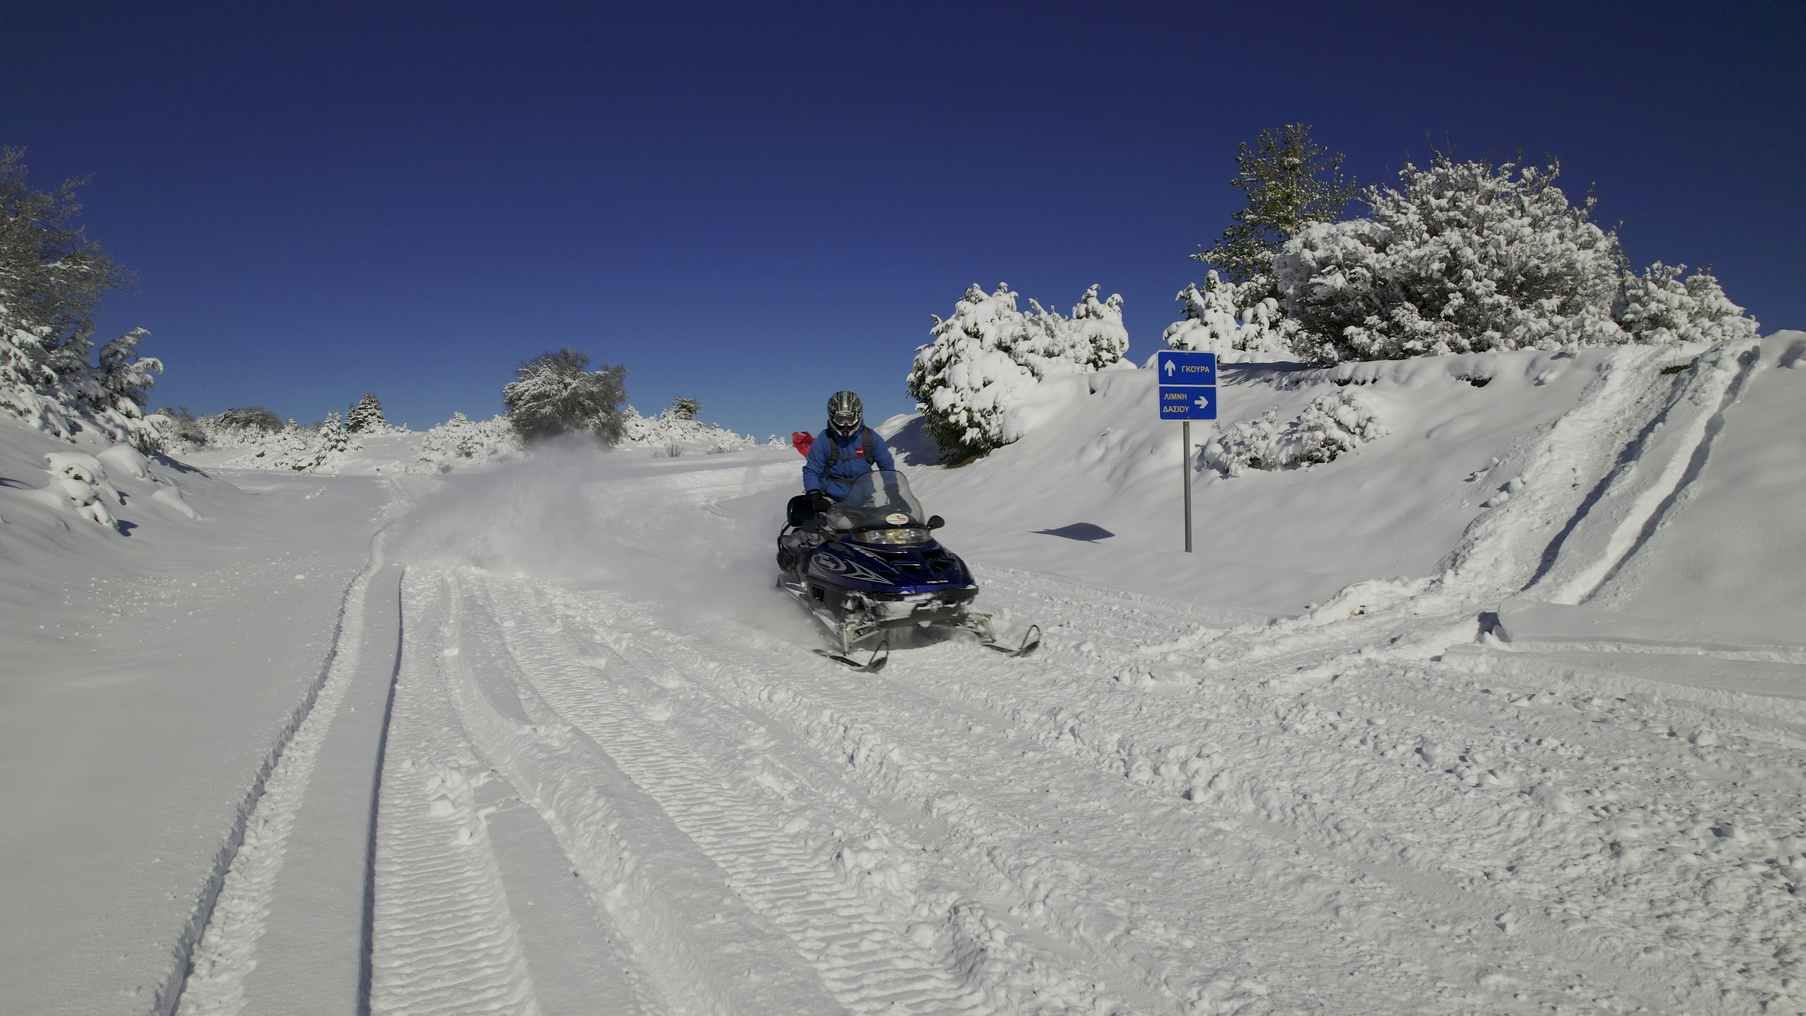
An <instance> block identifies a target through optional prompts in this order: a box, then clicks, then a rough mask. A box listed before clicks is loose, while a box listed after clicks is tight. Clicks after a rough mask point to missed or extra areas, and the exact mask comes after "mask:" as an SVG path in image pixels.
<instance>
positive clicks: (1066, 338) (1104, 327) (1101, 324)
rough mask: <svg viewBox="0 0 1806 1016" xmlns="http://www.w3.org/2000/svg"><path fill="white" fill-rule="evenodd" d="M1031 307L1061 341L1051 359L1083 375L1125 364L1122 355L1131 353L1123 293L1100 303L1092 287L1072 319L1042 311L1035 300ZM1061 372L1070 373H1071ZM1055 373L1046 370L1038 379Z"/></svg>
mask: <svg viewBox="0 0 1806 1016" xmlns="http://www.w3.org/2000/svg"><path fill="white" fill-rule="evenodd" d="M1029 305H1030V306H1032V307H1033V308H1034V309H1035V312H1036V313H1037V315H1039V316H1040V317H1041V319H1042V321H1043V323H1044V325H1046V326H1050V327H1048V331H1049V332H1050V333H1051V334H1052V335H1054V336H1057V337H1058V341H1056V342H1055V343H1054V351H1053V353H1052V356H1053V357H1054V358H1055V359H1057V360H1059V361H1061V362H1063V363H1070V364H1076V365H1077V367H1078V369H1079V370H1080V371H1099V370H1106V369H1108V368H1110V367H1114V366H1117V365H1118V364H1120V363H1122V360H1123V354H1125V353H1127V352H1128V351H1129V330H1128V329H1127V328H1125V327H1124V326H1123V323H1122V294H1121V293H1111V294H1110V296H1109V298H1108V299H1105V300H1099V299H1098V285H1097V283H1095V282H1094V283H1092V284H1091V286H1090V287H1089V288H1087V289H1086V290H1085V295H1084V296H1081V297H1079V302H1078V303H1076V304H1074V305H1073V307H1072V317H1071V318H1070V319H1063V318H1060V316H1059V315H1057V314H1049V313H1048V312H1047V311H1043V310H1042V309H1041V305H1040V304H1038V303H1035V301H1033V300H1030V301H1029ZM1059 372H1061V373H1071V371H1070V370H1061V371H1059ZM1052 373H1055V371H1053V370H1046V371H1044V372H1041V373H1040V374H1039V376H1041V377H1047V376H1049V375H1050V374H1052Z"/></svg>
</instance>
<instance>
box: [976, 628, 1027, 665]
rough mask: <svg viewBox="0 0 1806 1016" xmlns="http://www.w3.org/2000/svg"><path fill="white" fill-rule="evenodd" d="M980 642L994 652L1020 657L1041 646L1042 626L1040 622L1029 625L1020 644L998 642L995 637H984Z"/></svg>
mask: <svg viewBox="0 0 1806 1016" xmlns="http://www.w3.org/2000/svg"><path fill="white" fill-rule="evenodd" d="M978 644H979V645H981V646H984V647H985V648H986V649H989V650H991V651H992V652H998V653H1002V654H1003V655H1005V656H1009V657H1012V658H1017V659H1020V658H1021V657H1024V656H1027V655H1028V654H1030V653H1032V652H1034V651H1035V650H1037V649H1039V648H1041V626H1040V625H1038V624H1031V625H1029V626H1028V631H1025V632H1023V633H1022V642H1021V643H1020V644H1018V645H1014V646H1012V645H1010V644H1008V643H1005V642H998V641H996V640H995V639H983V640H981V641H980V642H979V643H978Z"/></svg>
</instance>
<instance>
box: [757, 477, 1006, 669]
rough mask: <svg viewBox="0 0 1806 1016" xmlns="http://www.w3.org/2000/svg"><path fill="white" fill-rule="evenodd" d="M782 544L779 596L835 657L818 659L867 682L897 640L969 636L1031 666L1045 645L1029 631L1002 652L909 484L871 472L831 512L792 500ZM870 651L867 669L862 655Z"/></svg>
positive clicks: (960, 567) (958, 564) (966, 573)
mask: <svg viewBox="0 0 1806 1016" xmlns="http://www.w3.org/2000/svg"><path fill="white" fill-rule="evenodd" d="M786 514H787V517H786V520H785V525H784V528H783V531H782V532H780V533H779V534H778V568H779V569H780V571H781V573H782V574H781V575H780V576H779V578H778V586H779V588H781V589H783V590H784V591H785V592H787V593H789V594H790V595H791V596H794V597H795V598H796V599H797V602H799V603H801V604H802V605H803V606H804V608H805V609H807V610H808V611H809V613H810V614H811V615H813V616H814V617H815V619H816V620H817V621H819V622H820V623H821V625H822V627H823V628H824V629H825V630H826V634H827V637H828V639H829V641H830V642H832V643H833V644H834V645H835V646H836V647H837V649H838V651H829V650H825V649H818V650H816V652H817V653H819V654H820V655H822V656H825V657H827V658H829V659H832V660H834V661H835V662H837V663H841V664H844V665H846V666H849V667H852V668H854V669H857V670H863V671H866V672H868V673H870V672H875V671H877V670H879V669H880V668H882V667H883V666H884V664H885V661H886V660H888V659H889V657H890V645H891V641H892V638H893V636H895V637H897V639H898V640H899V641H902V640H903V639H907V638H914V637H917V636H928V637H930V638H932V637H935V636H937V635H939V636H944V635H945V634H949V633H952V632H960V631H963V632H968V633H970V634H972V635H974V636H976V637H977V638H978V641H979V643H980V644H981V645H983V646H984V647H986V648H987V649H992V650H995V651H997V652H1000V653H1005V654H1008V655H1010V656H1026V655H1028V654H1029V653H1032V652H1034V651H1035V649H1036V648H1038V647H1039V646H1040V644H1041V629H1040V628H1039V627H1036V626H1034V625H1030V626H1029V629H1028V631H1027V632H1026V633H1025V634H1024V635H1023V638H1022V641H1021V642H1019V643H1017V644H1015V645H1006V644H1004V643H1001V642H998V641H997V639H996V636H995V634H994V632H993V630H992V624H991V617H990V615H988V614H984V613H980V612H978V611H975V610H973V609H972V600H973V598H974V597H976V596H977V595H978V583H977V582H976V581H974V580H973V578H972V572H971V571H970V570H969V569H968V568H967V567H966V563H965V562H964V561H961V560H960V559H959V556H958V555H956V554H953V553H952V552H950V551H948V550H947V549H946V548H945V547H942V546H941V545H940V544H939V543H938V542H936V541H935V539H934V536H933V531H934V530H936V529H939V528H941V526H943V525H945V524H946V523H945V520H943V519H942V518H941V517H940V516H939V515H926V514H924V512H923V511H922V504H921V502H920V501H917V500H916V498H915V495H914V494H911V493H910V490H909V482H908V481H907V480H905V479H904V478H903V474H901V473H895V472H884V471H874V472H870V473H867V474H865V475H864V476H862V477H860V478H859V479H858V480H856V481H854V483H853V485H852V487H851V488H850V489H849V490H848V491H847V494H846V496H845V497H843V498H841V499H840V500H839V501H837V502H835V503H834V504H833V505H832V506H831V507H829V508H828V509H827V510H826V511H819V512H818V511H817V509H816V505H814V504H813V503H812V502H811V501H810V498H809V495H802V496H799V497H794V498H791V499H790V505H789V508H788V510H787V513H786ZM864 649H869V654H868V655H867V656H866V657H865V659H863V660H860V659H856V658H854V656H853V653H854V652H855V651H856V650H864Z"/></svg>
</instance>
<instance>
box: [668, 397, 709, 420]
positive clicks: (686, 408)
mask: <svg viewBox="0 0 1806 1016" xmlns="http://www.w3.org/2000/svg"><path fill="white" fill-rule="evenodd" d="M670 412H671V416H672V418H673V419H677V420H694V419H696V414H697V413H700V412H702V403H700V402H697V401H696V400H695V399H691V398H678V399H676V400H674V401H673V402H672V403H671V410H670Z"/></svg>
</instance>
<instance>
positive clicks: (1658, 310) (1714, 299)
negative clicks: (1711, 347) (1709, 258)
mask: <svg viewBox="0 0 1806 1016" xmlns="http://www.w3.org/2000/svg"><path fill="white" fill-rule="evenodd" d="M1686 270H1687V266H1686V265H1665V264H1663V263H1662V262H1660V261H1657V262H1655V263H1654V264H1651V265H1650V266H1649V267H1648V268H1647V269H1645V270H1644V272H1643V274H1642V275H1640V276H1639V275H1628V274H1627V275H1626V276H1625V279H1624V293H1623V296H1622V298H1621V300H1620V306H1619V309H1618V314H1617V317H1618V323H1619V324H1620V325H1622V326H1623V328H1624V330H1625V331H1626V332H1627V333H1629V334H1630V336H1631V337H1632V338H1633V339H1635V340H1636V341H1638V342H1663V343H1666V342H1706V343H1714V344H1716V343H1719V342H1734V341H1743V340H1749V339H1754V338H1755V337H1756V329H1757V327H1758V325H1757V322H1756V319H1755V318H1753V317H1750V316H1749V315H1748V314H1745V313H1744V311H1743V308H1742V307H1739V306H1737V305H1736V304H1734V303H1732V302H1731V300H1730V298H1729V297H1727V296H1725V294H1724V288H1723V287H1722V286H1720V285H1719V284H1718V279H1717V278H1716V277H1715V276H1713V274H1712V273H1711V272H1709V271H1699V272H1695V273H1693V274H1692V275H1689V276H1687V278H1685V279H1682V278H1681V273H1682V272H1684V271H1686Z"/></svg>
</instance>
